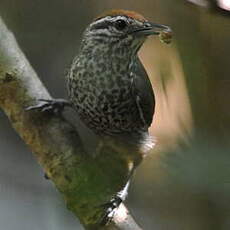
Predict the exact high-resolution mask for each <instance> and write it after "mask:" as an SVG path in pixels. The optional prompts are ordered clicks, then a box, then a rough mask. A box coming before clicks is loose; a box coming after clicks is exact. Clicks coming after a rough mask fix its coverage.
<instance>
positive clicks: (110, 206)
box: [100, 179, 130, 226]
mask: <svg viewBox="0 0 230 230" xmlns="http://www.w3.org/2000/svg"><path fill="white" fill-rule="evenodd" d="M129 184H130V179H129V180H128V182H127V183H126V185H125V187H124V188H123V189H122V190H121V191H120V192H118V193H117V194H116V195H115V196H114V198H112V199H111V200H110V201H109V202H107V203H105V204H103V205H102V206H103V207H104V208H105V214H104V216H103V217H102V220H101V223H100V224H101V225H102V226H105V225H106V224H108V223H110V221H111V220H112V219H113V216H114V214H115V213H116V211H117V209H118V208H119V206H120V204H121V203H122V202H123V201H125V199H126V197H127V195H128V189H129Z"/></svg>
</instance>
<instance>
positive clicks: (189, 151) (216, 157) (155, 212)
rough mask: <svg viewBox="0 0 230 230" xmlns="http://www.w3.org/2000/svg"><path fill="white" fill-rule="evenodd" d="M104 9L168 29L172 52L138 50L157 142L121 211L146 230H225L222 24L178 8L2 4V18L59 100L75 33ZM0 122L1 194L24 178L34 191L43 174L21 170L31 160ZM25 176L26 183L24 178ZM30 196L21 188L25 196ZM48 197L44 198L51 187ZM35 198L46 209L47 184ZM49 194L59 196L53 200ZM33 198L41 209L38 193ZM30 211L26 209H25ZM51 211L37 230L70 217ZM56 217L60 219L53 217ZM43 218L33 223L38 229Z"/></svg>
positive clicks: (227, 133)
mask: <svg viewBox="0 0 230 230" xmlns="http://www.w3.org/2000/svg"><path fill="white" fill-rule="evenodd" d="M108 8H124V9H131V10H136V11H138V12H141V13H143V14H144V15H145V16H146V18H148V19H149V20H151V21H155V22H160V23H164V24H167V25H170V26H171V27H172V29H173V31H174V40H173V44H172V45H171V46H167V45H164V44H161V43H160V42H159V40H158V39H157V38H150V39H149V40H148V41H147V43H146V44H145V45H144V47H143V49H142V50H141V52H140V56H141V58H142V60H143V62H144V65H145V67H146V68H147V71H148V73H149V75H150V78H151V81H152V85H153V88H154V90H155V93H156V98H157V109H156V114H155V117H154V122H153V124H152V127H151V134H153V135H154V136H156V138H157V140H158V141H157V146H156V148H155V149H154V151H153V153H152V154H150V155H149V156H147V159H146V160H145V161H144V162H143V164H142V165H141V167H140V168H139V169H138V172H137V173H136V176H135V180H134V183H133V185H131V190H130V196H129V199H128V203H129V206H130V207H131V208H132V210H133V213H134V215H135V216H136V219H137V220H138V221H139V222H140V223H141V224H142V226H143V228H144V229H145V230H148V229H149V230H152V229H158V230H168V229H170V230H174V229H175V230H180V229H181V230H184V229H186V230H206V229H207V230H212V229H213V230H216V229H218V230H227V229H230V218H229V216H230V197H229V193H230V155H229V152H230V151H229V137H230V105H229V98H230V79H229V76H230V65H229V53H230V46H229V37H230V29H229V25H230V24H229V23H230V18H229V17H225V16H224V15H222V14H219V13H218V12H216V11H215V12H214V11H210V10H209V9H208V8H202V7H198V6H196V5H193V4H191V3H189V2H187V1H183V0H177V1H173V0H165V1H161V0H154V1H149V0H143V1H136V2H133V1H131V0H127V1H121V0H117V1H114V0H110V1H105V0H100V1H96V0H92V1H83V0H79V1H74V0H69V1H64V0H50V1H38V0H33V1H27V0H20V1H16V0H1V1H0V14H1V15H2V17H3V19H4V20H5V21H6V23H7V24H8V26H9V27H10V28H11V29H12V31H13V32H14V33H15V35H16V37H17V39H18V41H19V44H20V45H21V47H22V49H23V51H24V52H25V53H26V55H27V57H28V59H29V60H30V62H31V63H32V65H33V66H34V68H35V70H36V71H37V72H38V74H39V76H41V78H42V80H43V82H44V83H45V85H47V87H48V88H49V89H50V91H51V94H53V96H55V97H62V96H64V95H65V89H64V87H63V85H64V77H63V76H64V72H65V69H66V68H68V66H69V63H70V62H71V60H72V58H73V57H74V55H75V54H76V53H77V49H78V46H79V44H80V37H81V33H82V31H83V30H84V28H85V26H86V25H87V24H88V23H89V22H90V21H91V20H92V18H94V17H95V16H96V15H97V14H98V13H100V12H101V11H103V10H105V9H108ZM0 119H1V120H0V124H1V130H0V144H1V147H2V151H1V153H2V154H1V156H0V157H1V160H0V162H2V163H1V164H4V165H5V167H4V170H1V180H0V183H1V184H4V183H5V185H4V186H8V187H9V183H8V182H7V180H6V179H5V178H8V177H9V178H13V179H12V182H11V183H10V185H12V184H14V186H13V187H12V188H13V189H14V190H15V191H17V189H18V187H20V186H22V185H21V178H22V177H25V178H27V181H26V184H29V185H30V184H31V183H36V185H37V186H38V187H39V186H40V183H41V181H40V180H41V179H40V177H42V173H41V171H39V169H38V168H36V166H33V167H31V166H30V167H29V166H28V165H31V164H30V163H29V162H30V160H31V162H33V160H32V159H30V160H28V155H29V153H27V154H25V153H22V152H25V151H26V150H25V148H24V149H23V143H21V142H20V141H19V140H18V137H16V135H15V134H14V133H13V131H12V130H11V129H10V126H9V124H8V123H6V118H5V117H3V116H2V115H1V117H0ZM76 122H77V124H78V125H79V126H80V127H81V129H82V130H85V128H84V127H83V126H82V125H81V124H80V123H79V122H78V121H76ZM6 135H7V137H8V141H7V144H5V142H6V139H5V136H6ZM9 140H10V141H9ZM9 146H10V147H9ZM18 146H20V148H19V150H20V151H21V152H20V153H19V150H18ZM16 150H17V151H16ZM4 153H7V155H5V154H4ZM19 155H20V157H19ZM16 159H20V161H18V160H16ZM23 159H27V160H25V161H24V160H23ZM12 162H14V163H12ZM25 162H26V164H25ZM33 164H34V163H33ZM7 165H8V166H9V167H15V168H16V171H17V173H13V172H10V173H11V174H12V175H10V176H9V173H8V172H7V168H8V167H7ZM1 167H2V166H1ZM22 169H23V170H24V171H23V170H22ZM25 169H27V170H29V171H30V173H31V172H33V173H32V174H31V175H33V174H34V176H30V177H28V175H27V174H28V171H27V170H25ZM35 175H36V176H35ZM47 183H48V182H47ZM23 184H25V182H23ZM43 184H46V182H43ZM16 185H18V186H16ZM23 186H24V185H23ZM10 188H11V187H10ZM40 189H41V188H40ZM36 190H37V188H35V189H31V188H30V186H27V187H26V191H27V193H29V194H30V193H31V194H34V192H35V191H36ZM48 190H49V191H52V187H48ZM42 191H43V196H42V198H43V199H46V202H47V205H49V208H50V207H54V206H55V204H52V205H53V206H52V205H51V204H50V202H51V201H50V197H49V196H48V195H47V196H46V195H44V193H46V191H47V185H45V186H44V187H42ZM16 194H17V192H15V194H14V199H15V203H13V204H11V205H12V207H11V208H6V206H2V208H1V210H0V211H1V213H5V215H6V212H9V213H10V212H11V211H12V209H14V208H18V206H19V204H20V203H19V200H20V196H21V195H20V194H21V193H18V197H17V196H16ZM4 196H7V195H6V193H4V191H3V190H0V199H6V198H4ZM52 196H57V195H56V194H55V192H53V193H52ZM31 199H32V200H33V201H35V203H36V202H40V200H41V195H39V193H38V194H37V193H36V196H33V198H31V197H30V200H31ZM24 200H26V198H25V199H24ZM27 202H29V200H27ZM59 202H61V201H59ZM37 208H38V206H37V205H35V204H33V205H32V206H31V207H27V209H25V210H27V212H30V211H34V210H36V209H37ZM39 210H46V208H45V207H43V209H41V208H40V209H39ZM51 210H52V212H47V214H46V215H47V216H46V218H47V219H49V223H50V226H48V225H46V226H45V225H44V227H43V229H56V230H57V229H62V228H61V226H60V221H59V219H61V218H63V221H64V222H65V220H66V219H65V218H66V217H65V215H68V214H65V215H64V214H63V215H61V214H60V213H62V212H64V211H62V210H64V208H63V206H60V207H57V208H51ZM60 210H61V211H60ZM25 212H26V211H25ZM33 213H34V215H37V214H36V213H37V212H33ZM51 213H52V214H51ZM57 213H59V215H60V216H59V218H54V216H55V215H57ZM70 215H71V214H70ZM40 218H41V217H40ZM46 218H43V220H41V222H46V221H47V220H46ZM68 218H69V219H68V221H66V222H65V228H63V229H75V228H73V226H72V225H75V224H76V223H75V222H74V220H72V219H71V218H72V217H68ZM33 219H36V218H35V217H33ZM70 219H71V220H70ZM11 220H12V218H11ZM15 222H17V224H18V225H17V226H18V227H17V229H19V230H20V229H23V230H24V229H26V227H25V224H24V220H19V219H15ZM1 223H5V226H3V227H4V229H5V230H8V229H12V226H11V225H10V224H9V223H6V222H2V221H1ZM51 225H52V226H55V228H52V227H51ZM8 226H11V228H10V227H8ZM58 226H59V228H58ZM3 227H2V228H3ZM27 229H29V228H27ZM33 229H36V228H33ZM38 229H40V228H38Z"/></svg>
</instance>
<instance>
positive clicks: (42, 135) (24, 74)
mask: <svg viewBox="0 0 230 230" xmlns="http://www.w3.org/2000/svg"><path fill="white" fill-rule="evenodd" d="M41 98H43V99H50V98H51V96H50V95H49V93H48V92H47V90H46V89H45V87H44V86H43V84H42V83H41V81H40V80H39V78H38V77H37V75H36V73H35V71H34V70H33V69H32V67H31V66H30V64H29V62H28V61H27V59H26V57H25V56H24V54H23V53H22V51H21V50H20V48H19V47H18V45H17V42H16V40H15V38H14V36H13V34H12V33H11V32H10V31H9V30H8V29H7V27H6V26H5V25H4V23H3V21H2V20H1V18H0V107H1V108H2V109H3V110H4V112H5V113H6V115H7V116H8V118H9V120H10V122H11V124H12V126H13V127H14V129H15V130H16V132H17V133H18V134H19V135H20V136H21V138H22V139H23V140H24V141H25V143H26V144H27V145H28V147H29V148H30V149H31V151H32V152H33V153H34V155H35V157H36V158H37V160H38V162H39V163H40V165H41V166H42V167H43V169H44V171H45V172H46V174H47V175H48V177H49V178H50V179H51V180H52V181H53V182H54V184H55V186H56V187H57V189H58V190H59V191H60V192H61V193H62V195H63V197H64V199H65V201H66V205H67V207H68V209H70V210H71V211H72V212H73V213H74V214H75V215H76V216H77V217H78V218H79V219H80V221H81V223H82V224H83V226H84V227H85V229H120V230H128V229H132V230H139V229H141V228H140V227H138V225H137V224H136V223H135V221H134V219H133V218H132V217H131V215H130V214H129V213H128V211H127V209H126V208H125V206H124V205H120V207H119V209H118V211H117V212H116V214H115V216H114V218H113V221H112V222H111V223H110V224H108V225H107V226H106V227H101V226H100V220H101V218H102V216H103V215H104V212H105V208H104V206H103V205H102V204H105V203H106V202H108V201H109V200H111V198H113V196H114V194H116V193H117V192H119V191H120V190H121V189H122V188H123V186H124V185H125V183H126V181H127V178H128V177H129V173H130V165H132V164H134V163H135V161H136V160H137V159H140V158H141V155H140V153H138V151H134V152H130V149H128V148H126V146H122V145H119V148H118V147H117V143H115V142H114V141H112V140H108V141H106V142H103V144H102V147H101V148H100V152H96V151H95V153H94V154H90V155H89V154H87V153H86V151H85V150H84V147H83V145H82V142H81V140H80V138H79V135H78V132H77V130H76V128H75V127H74V126H73V125H71V124H70V123H69V122H68V121H67V120H65V118H63V117H61V116H58V115H55V114H51V113H48V112H44V113H41V112H38V111H25V108H26V107H27V106H30V105H34V104H36V101H37V100H38V99H41Z"/></svg>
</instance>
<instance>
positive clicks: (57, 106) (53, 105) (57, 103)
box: [25, 98, 72, 114]
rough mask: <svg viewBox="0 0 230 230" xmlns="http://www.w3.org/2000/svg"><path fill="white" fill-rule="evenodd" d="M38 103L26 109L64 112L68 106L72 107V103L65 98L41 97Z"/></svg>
mask: <svg viewBox="0 0 230 230" xmlns="http://www.w3.org/2000/svg"><path fill="white" fill-rule="evenodd" d="M38 101H39V103H38V104H37V105H33V106H29V107H27V108H26V109H25V110H38V111H41V112H53V113H56V114H60V113H62V111H63V109H64V108H65V107H67V106H69V107H71V106H72V105H71V103H70V102H69V101H67V100H65V99H61V98H57V99H39V100H38Z"/></svg>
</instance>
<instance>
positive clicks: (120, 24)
mask: <svg viewBox="0 0 230 230" xmlns="http://www.w3.org/2000/svg"><path fill="white" fill-rule="evenodd" d="M126 26H127V23H126V21H124V20H121V19H119V20H117V21H116V22H115V27H116V29H117V30H123V29H125V28H126Z"/></svg>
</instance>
